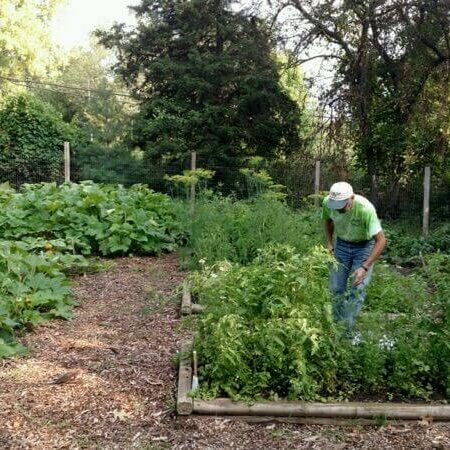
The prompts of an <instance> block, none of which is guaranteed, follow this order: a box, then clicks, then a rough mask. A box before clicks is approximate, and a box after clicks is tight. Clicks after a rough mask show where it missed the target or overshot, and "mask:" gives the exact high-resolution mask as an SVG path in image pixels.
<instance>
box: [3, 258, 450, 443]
mask: <svg viewBox="0 0 450 450" xmlns="http://www.w3.org/2000/svg"><path fill="white" fill-rule="evenodd" d="M184 276H185V274H184V273H183V272H182V271H181V270H180V268H179V266H178V263H177V258H176V255H174V254H172V255H165V256H162V257H159V258H156V257H155V258H152V257H148V258H138V257H133V258H119V259H114V260H113V267H112V268H111V269H110V270H108V271H107V272H103V273H97V274H91V275H87V276H80V277H76V278H74V288H73V292H74V296H75V298H76V300H77V302H78V303H79V306H78V307H77V308H75V310H74V313H75V314H74V318H73V319H72V320H70V321H66V322H64V321H53V322H50V323H47V324H44V325H42V326H40V327H38V328H37V329H36V330H34V331H33V332H30V333H28V334H26V335H25V337H24V338H23V341H24V343H25V344H26V345H27V346H28V348H29V350H30V352H29V355H28V356H26V357H22V358H13V359H8V360H3V361H0V449H10V448H11V449H16V448H17V449H22V448H26V449H54V448H55V449H56V448H58V449H63V448H67V449H82V448H88V449H133V448H137V449H142V450H144V449H147V450H150V449H166V448H173V449H194V448H195V449H196V448H199V449H231V448H237V449H291V448H309V449H322V448H326V449H330V448H331V449H353V448H357V449H366V448H370V449H380V448H384V449H386V448H392V449H410V448H415V449H429V448H436V449H450V428H449V426H447V425H437V424H428V423H427V422H426V421H424V423H421V424H419V423H417V424H413V425H395V426H385V427H331V426H305V425H282V424H269V425H268V424H247V423H243V422H233V421H230V420H226V419H214V418H207V419H206V418H195V417H189V418H181V417H177V416H176V415H175V414H174V408H175V390H176V376H177V373H176V367H175V361H174V355H175V353H176V351H177V349H178V348H179V343H180V341H181V339H182V338H183V337H186V336H187V335H188V334H189V331H188V328H187V327H184V326H182V322H181V321H180V318H179V312H178V310H179V305H178V297H179V296H178V295H177V292H178V291H177V289H178V288H179V285H180V283H181V281H182V280H183V277H184Z"/></svg>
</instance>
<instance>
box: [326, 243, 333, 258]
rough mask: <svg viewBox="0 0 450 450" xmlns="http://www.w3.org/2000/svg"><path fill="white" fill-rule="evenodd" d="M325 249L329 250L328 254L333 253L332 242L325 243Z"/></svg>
mask: <svg viewBox="0 0 450 450" xmlns="http://www.w3.org/2000/svg"><path fill="white" fill-rule="evenodd" d="M327 249H328V251H329V252H330V254H332V255H334V247H333V243H328V244H327Z"/></svg>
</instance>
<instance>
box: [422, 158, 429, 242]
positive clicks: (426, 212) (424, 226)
mask: <svg viewBox="0 0 450 450" xmlns="http://www.w3.org/2000/svg"><path fill="white" fill-rule="evenodd" d="M430 188H431V169H430V166H426V167H425V174H424V179H423V222H422V229H423V234H424V235H425V236H426V235H427V234H428V231H429V229H430Z"/></svg>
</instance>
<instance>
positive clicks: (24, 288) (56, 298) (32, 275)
mask: <svg viewBox="0 0 450 450" xmlns="http://www.w3.org/2000/svg"><path fill="white" fill-rule="evenodd" d="M45 246H46V249H47V250H46V251H45V252H43V251H41V252H40V253H36V252H35V251H34V250H35V249H33V246H32V245H28V244H26V243H23V242H12V241H4V240H0V358H1V357H5V356H11V355H14V354H16V353H21V352H23V351H25V349H24V347H22V346H21V345H20V344H19V343H17V342H16V340H15V334H16V330H18V329H20V328H23V327H27V328H28V329H29V328H31V327H33V326H34V325H37V324H39V323H41V322H43V321H45V320H48V319H52V318H56V317H59V318H64V319H67V318H69V317H70V316H71V309H72V306H73V302H72V300H71V299H70V289H69V287H70V284H69V281H68V279H67V277H66V276H65V274H64V271H66V270H68V269H69V268H71V267H72V268H75V269H77V270H83V269H84V270H85V269H86V268H87V267H88V262H87V261H86V260H85V259H84V258H82V257H80V256H73V255H70V254H62V253H60V252H53V251H52V249H53V246H52V245H51V244H50V243H48V242H47V243H46V244H45Z"/></svg>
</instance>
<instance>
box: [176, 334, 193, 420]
mask: <svg viewBox="0 0 450 450" xmlns="http://www.w3.org/2000/svg"><path fill="white" fill-rule="evenodd" d="M191 351H192V340H186V341H183V342H182V343H181V352H180V365H179V370H178V392H177V413H178V414H180V415H182V416H186V415H189V414H191V413H192V410H193V406H194V401H193V399H192V397H190V396H189V393H190V392H191V388H192V365H191Z"/></svg>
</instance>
